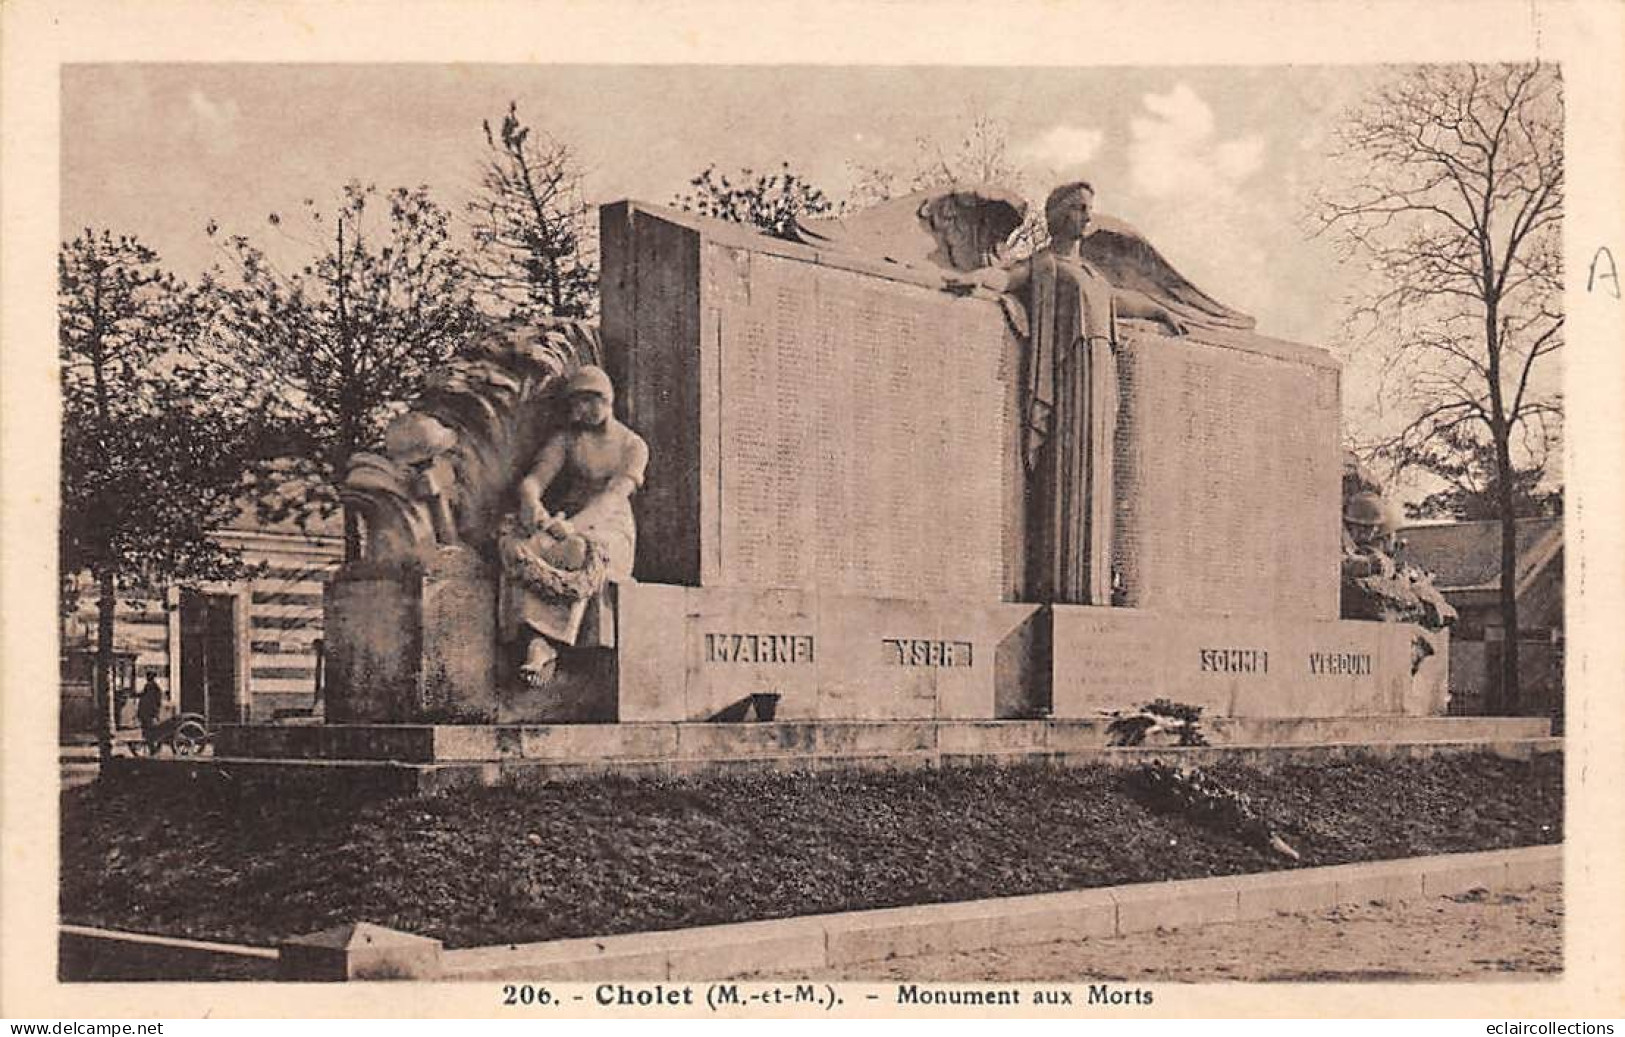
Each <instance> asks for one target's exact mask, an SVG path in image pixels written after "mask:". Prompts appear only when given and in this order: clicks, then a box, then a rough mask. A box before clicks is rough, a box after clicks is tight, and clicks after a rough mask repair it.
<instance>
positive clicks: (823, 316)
mask: <svg viewBox="0 0 1625 1037" xmlns="http://www.w3.org/2000/svg"><path fill="white" fill-rule="evenodd" d="M705 263H706V265H707V269H708V271H714V272H715V273H714V276H711V277H708V279H707V281H708V289H709V290H708V292H707V303H708V305H709V307H710V308H711V310H712V321H713V323H714V327H715V329H716V336H717V338H716V347H715V352H714V361H715V363H716V384H717V386H718V390H719V391H718V397H717V400H716V417H717V425H716V436H717V441H716V453H717V457H718V461H719V464H718V469H717V472H716V476H715V478H716V489H717V494H718V504H719V516H718V518H719V527H718V529H719V533H720V538H719V543H718V544H717V545H716V557H715V572H714V576H715V581H714V582H716V583H718V584H721V585H729V586H753V587H817V588H821V589H827V590H831V591H834V592H838V593H847V594H863V595H872V596H877V597H904V598H943V597H949V598H966V599H976V600H988V601H995V600H998V599H999V598H1000V596H1001V593H1000V592H1001V583H1002V578H1003V572H1002V559H1001V530H1002V525H1003V523H1002V516H1001V509H1002V507H1003V501H1004V496H1005V494H1004V482H1003V474H1002V469H1001V459H1002V453H1003V446H1004V440H1005V439H1006V437H1007V435H1008V432H1007V429H1006V424H1005V423H1006V421H1007V420H1008V417H1007V415H1006V414H1005V412H1004V403H1005V395H1006V394H1005V391H1004V388H1005V387H1004V385H1003V384H1002V383H1001V382H1000V375H1001V365H1000V353H1001V352H1002V350H1003V349H1004V347H1005V330H1004V326H1003V320H1002V317H1001V316H1000V315H999V313H998V311H997V309H996V308H995V307H994V306H992V305H990V304H988V303H987V302H985V301H981V300H962V299H953V298H950V297H947V296H945V295H943V294H942V293H940V292H937V291H933V290H932V289H929V288H925V287H920V286H915V285H908V284H898V283H896V282H889V281H884V280H881V279H879V278H875V277H871V276H868V275H865V274H862V273H858V272H854V271H849V270H842V269H837V268H833V267H829V266H820V265H814V264H811V263H807V262H803V261H798V260H796V259H792V258H787V257H782V256H775V255H770V254H766V253H761V252H749V251H745V250H741V249H735V248H729V247H727V246H723V245H708V246H707V252H706V255H705ZM706 582H707V583H711V582H713V581H712V580H711V579H709V578H708V579H707V580H706Z"/></svg>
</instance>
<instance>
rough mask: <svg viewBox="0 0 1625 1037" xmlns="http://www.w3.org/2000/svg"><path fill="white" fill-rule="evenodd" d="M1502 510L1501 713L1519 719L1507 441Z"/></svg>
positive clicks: (1500, 447)
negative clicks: (1502, 637) (1503, 639)
mask: <svg viewBox="0 0 1625 1037" xmlns="http://www.w3.org/2000/svg"><path fill="white" fill-rule="evenodd" d="M1495 468H1496V479H1497V481H1498V483H1499V485H1498V486H1497V487H1496V491H1497V492H1496V496H1497V498H1498V500H1497V501H1496V504H1497V505H1498V510H1499V511H1500V513H1501V631H1502V633H1503V635H1504V636H1505V638H1506V640H1505V641H1504V642H1503V643H1502V646H1501V702H1500V712H1502V713H1505V714H1509V715H1516V714H1517V713H1518V712H1519V710H1520V707H1521V705H1522V698H1523V696H1522V694H1521V693H1520V689H1519V687H1518V522H1517V518H1518V516H1517V512H1516V510H1515V506H1514V504H1513V495H1512V461H1511V451H1510V448H1509V447H1508V445H1507V442H1506V439H1505V437H1497V438H1496V443H1495Z"/></svg>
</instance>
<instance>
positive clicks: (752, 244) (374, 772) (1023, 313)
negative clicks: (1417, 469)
mask: <svg viewBox="0 0 1625 1037" xmlns="http://www.w3.org/2000/svg"><path fill="white" fill-rule="evenodd" d="M1025 212H1026V203H1025V202H1024V201H1023V200H1022V199H1020V198H1018V197H1016V196H1015V195H1013V194H1012V193H1010V192H1008V191H1006V190H1003V189H1001V188H998V187H993V186H964V187H956V188H952V189H945V190H939V191H935V192H929V193H925V194H920V195H913V196H909V197H906V198H901V199H895V200H893V201H890V202H886V203H882V204H881V205H879V206H877V207H875V208H873V209H870V210H867V211H865V212H862V213H858V214H855V215H851V216H847V217H845V218H843V219H838V220H822V221H807V222H806V223H804V224H803V225H801V226H799V227H798V228H797V229H796V234H795V236H796V237H797V238H799V240H796V241H790V240H783V239H779V238H771V237H766V236H763V235H760V234H757V233H754V232H752V231H751V230H749V229H746V228H744V227H742V226H739V225H736V224H730V223H724V222H720V221H716V220H711V219H707V218H704V217H699V216H695V215H693V214H691V213H686V212H677V211H672V210H669V209H666V208H662V207H659V206H652V205H646V204H643V203H639V202H633V201H624V202H619V203H616V204H612V205H606V206H604V207H603V208H602V209H601V212H600V219H601V247H602V295H601V310H602V319H601V322H600V324H599V325H598V326H596V327H594V326H591V325H586V324H580V323H563V322H560V323H555V324H549V325H545V326H536V327H526V328H511V329H507V330H505V331H503V332H502V333H499V334H493V335H492V336H490V337H489V338H488V339H487V340H485V342H484V343H483V345H482V347H481V350H480V352H479V355H478V356H477V357H476V358H473V359H464V360H460V361H457V362H455V363H454V364H453V365H452V366H450V367H449V368H447V369H446V370H444V371H442V372H441V373H440V374H439V375H437V376H436V377H435V378H434V379H432V381H431V385H430V389H429V391H428V392H427V393H426V395H425V397H424V399H423V400H422V401H421V402H420V403H419V404H418V405H417V406H416V408H415V409H414V410H413V411H412V412H411V413H410V414H407V415H405V416H403V417H402V418H401V419H399V420H397V422H396V423H395V425H394V426H392V427H391V429H390V433H389V437H388V441H387V443H386V448H385V451H384V452H383V453H381V454H377V455H365V456H363V457H362V458H361V460H360V461H359V462H358V463H357V464H356V466H355V467H354V468H353V469H352V471H351V473H350V477H349V480H348V482H347V485H346V487H345V495H346V503H347V504H348V505H349V506H350V507H352V508H355V509H357V510H358V511H359V512H360V513H361V514H362V515H363V517H364V520H365V526H366V529H367V550H366V554H365V557H364V558H363V559H362V560H361V561H360V562H358V563H353V564H351V565H349V566H347V567H346V568H345V569H343V570H342V571H341V572H340V573H339V574H338V576H337V577H336V578H335V580H334V581H333V583H332V584H331V585H330V586H329V588H328V592H327V599H326V629H327V643H328V652H329V656H328V690H327V701H326V703H325V716H324V718H323V722H322V723H319V724H263V725H250V726H242V727H235V728H227V729H225V730H223V731H222V732H221V733H220V736H219V740H218V743H217V750H216V756H215V758H214V765H216V766H232V767H236V768H239V770H240V771H241V772H242V773H245V774H250V773H256V772H263V773H266V774H276V775H284V774H291V773H295V772H300V773H318V774H319V773H343V774H345V775H347V776H353V775H357V774H360V773H363V772H365V773H366V774H368V775H370V776H372V777H374V778H378V779H380V780H383V781H385V782H386V783H388V784H389V785H390V787H391V788H398V789H402V790H411V789H430V788H438V787H443V786H445V785H447V784H452V783H458V782H469V781H473V782H485V783H490V782H494V781H504V780H509V779H517V780H548V779H550V778H554V777H569V776H576V775H581V774H591V773H601V772H602V773H609V772H614V773H633V774H637V773H656V774H660V773H689V772H694V771H696V770H704V769H707V768H711V767H725V766H741V765H742V766H753V765H754V766H770V767H789V768H799V767H827V766H911V765H925V766H931V765H948V764H952V763H954V762H988V761H998V760H1016V759H1047V760H1051V761H1055V762H1063V763H1064V762H1066V761H1068V760H1071V759H1079V760H1082V759H1096V758H1100V757H1101V756H1102V755H1103V754H1104V753H1106V752H1107V750H1106V748H1105V747H1106V745H1107V737H1106V730H1107V721H1108V720H1109V718H1110V715H1111V714H1112V713H1113V712H1114V711H1122V710H1131V709H1134V708H1137V707H1138V706H1139V705H1141V704H1144V703H1147V702H1151V701H1153V700H1157V699H1163V700H1171V701H1174V702H1178V703H1183V704H1189V705H1191V706H1198V707H1201V709H1202V710H1203V711H1204V723H1205V724H1206V725H1207V730H1208V731H1209V732H1210V733H1211V735H1212V737H1213V739H1214V742H1215V744H1216V745H1221V746H1222V745H1225V744H1229V745H1270V744H1281V743H1295V744H1303V743H1362V742H1383V741H1387V742H1393V741H1401V742H1402V741H1428V740H1441V739H1450V738H1456V737H1462V738H1473V737H1483V736H1484V732H1485V731H1486V730H1487V729H1488V727H1492V726H1494V725H1495V724H1498V723H1502V724H1504V723H1514V724H1516V723H1520V722H1519V721H1510V720H1496V719H1490V718H1474V719H1471V720H1469V719H1467V718H1447V717H1445V716H1444V714H1445V712H1446V706H1447V696H1448V693H1447V690H1446V689H1447V684H1446V679H1445V677H1446V675H1445V666H1446V660H1447V658H1448V652H1447V651H1445V650H1444V644H1443V641H1444V638H1445V637H1446V636H1447V631H1445V630H1442V629H1437V628H1439V627H1441V626H1442V625H1443V624H1442V623H1441V622H1437V621H1435V622H1429V623H1426V624H1425V625H1419V624H1418V623H1416V622H1410V621H1408V620H1410V619H1413V618H1416V617H1415V616H1414V615H1412V614H1411V613H1407V612H1405V611H1404V610H1399V611H1398V612H1391V613H1384V612H1383V611H1382V610H1381V609H1377V610H1375V611H1370V612H1368V613H1367V614H1368V615H1371V616H1378V615H1381V616H1382V617H1383V618H1385V619H1387V620H1390V621H1386V622H1384V621H1379V620H1377V619H1373V618H1364V619H1350V618H1345V615H1348V614H1357V613H1358V610H1352V612H1351V609H1350V607H1349V603H1348V600H1349V594H1348V587H1347V586H1345V574H1346V572H1347V571H1348V564H1347V563H1348V561H1349V559H1350V557H1351V554H1358V553H1359V552H1360V551H1361V550H1363V549H1364V548H1365V546H1366V538H1363V537H1357V538H1355V540H1357V541H1358V542H1357V543H1356V542H1354V541H1353V540H1351V538H1350V536H1349V532H1348V531H1347V530H1346V529H1345V526H1344V518H1345V511H1346V508H1345V497H1346V495H1347V492H1348V480H1347V479H1346V473H1345V464H1344V458H1343V451H1342V448H1341V445H1340V428H1339V415H1340V386H1339V366H1338V364H1337V362H1336V361H1335V360H1334V358H1333V357H1332V356H1331V355H1330V354H1329V353H1327V352H1326V351H1324V350H1322V349H1319V348H1315V347H1313V346H1306V345H1300V344H1296V343H1291V342H1285V341H1280V340H1277V339H1272V338H1268V337H1265V336H1263V335H1260V334H1258V333H1256V331H1255V330H1254V321H1253V319H1252V318H1251V317H1249V316H1247V315H1245V314H1242V313H1239V312H1236V311H1235V310H1232V309H1230V308H1229V307H1226V306H1225V305H1223V304H1222V303H1220V302H1218V301H1216V300H1214V299H1212V298H1210V297H1209V296H1207V295H1206V294H1205V293H1204V292H1203V291H1201V289H1199V288H1198V287H1196V286H1195V285H1192V284H1191V283H1190V282H1188V281H1187V280H1186V279H1185V278H1184V277H1182V276H1181V275H1180V274H1179V273H1178V272H1177V271H1176V270H1175V269H1174V268H1173V267H1172V266H1171V265H1170V264H1169V263H1168V262H1167V260H1165V259H1164V258H1163V257H1162V256H1161V255H1160V254H1159V253H1158V252H1157V251H1156V249H1155V248H1154V247H1153V246H1152V244H1151V243H1149V242H1148V241H1146V240H1145V239H1144V238H1143V237H1142V236H1140V235H1139V234H1138V233H1137V232H1136V231H1134V229H1133V228H1131V227H1129V226H1127V225H1125V224H1122V223H1119V222H1116V221H1114V220H1111V219H1110V218H1109V217H1105V216H1100V215H1097V214H1096V213H1095V212H1094V192H1093V190H1092V189H1091V188H1090V187H1089V186H1088V185H1086V184H1081V183H1077V184H1070V185H1064V186H1063V187H1061V188H1059V189H1057V190H1056V191H1054V192H1053V193H1052V194H1051V195H1050V197H1049V199H1048V202H1047V204H1046V205H1045V212H1044V219H1043V221H1042V222H1043V224H1044V225H1045V226H1046V227H1047V230H1048V243H1047V244H1046V245H1045V246H1044V247H1042V248H1040V249H1038V250H1036V251H1034V252H1033V253H1032V254H1031V255H1029V256H1028V257H1026V258H1024V259H1020V260H1018V261H1014V262H1007V261H1005V259H1004V258H1003V257H1004V251H1003V243H1004V242H1005V241H1006V239H1007V238H1008V237H1009V236H1010V235H1011V234H1012V232H1014V231H1015V230H1016V229H1017V227H1018V225H1020V223H1021V222H1022V220H1023V217H1024V215H1025ZM1369 489H1370V487H1367V490H1369ZM1367 496H1369V493H1368V494H1367ZM1367 503H1368V504H1369V501H1368V502H1367ZM1355 531H1356V532H1357V531H1358V523H1356V527H1355ZM1373 557H1377V558H1378V559H1379V560H1380V557H1381V556H1380V552H1376V553H1375V555H1373ZM1363 572H1364V574H1365V575H1367V576H1371V575H1373V574H1374V575H1375V576H1377V577H1380V578H1385V579H1388V581H1389V582H1390V583H1394V582H1395V581H1396V580H1397V579H1398V577H1397V576H1396V574H1395V573H1393V572H1392V571H1391V567H1390V568H1389V570H1382V567H1381V565H1380V564H1379V565H1377V566H1376V567H1375V570H1373V569H1372V568H1371V567H1368V568H1367V569H1366V570H1363ZM1400 582H1403V581H1400ZM1412 597H1413V598H1414V597H1415V595H1412ZM1422 597H1424V598H1425V597H1426V593H1425V589H1423V592H1422ZM1435 619H1437V617H1435ZM1430 628H1431V629H1430ZM1463 725H1465V726H1463ZM1473 725H1477V726H1476V727H1474V726H1473ZM1468 727H1472V728H1473V730H1472V731H1470V732H1469V731H1467V728H1468Z"/></svg>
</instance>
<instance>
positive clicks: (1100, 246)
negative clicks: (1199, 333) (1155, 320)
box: [1079, 216, 1257, 331]
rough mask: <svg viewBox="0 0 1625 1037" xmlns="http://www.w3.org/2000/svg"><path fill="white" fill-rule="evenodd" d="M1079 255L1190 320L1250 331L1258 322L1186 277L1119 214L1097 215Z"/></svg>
mask: <svg viewBox="0 0 1625 1037" xmlns="http://www.w3.org/2000/svg"><path fill="white" fill-rule="evenodd" d="M1079 255H1080V256H1081V257H1082V258H1083V259H1085V260H1087V261H1088V262H1089V263H1090V264H1092V265H1093V266H1094V267H1095V269H1097V270H1099V271H1100V272H1101V273H1102V274H1104V275H1105V276H1106V279H1107V280H1108V281H1110V282H1111V283H1112V284H1114V285H1116V286H1117V287H1119V288H1129V289H1133V290H1135V291H1138V292H1142V293H1144V294H1145V295H1148V296H1150V297H1151V298H1153V299H1155V300H1156V301H1157V302H1159V303H1161V304H1162V305H1164V306H1166V307H1167V308H1168V309H1169V310H1170V311H1172V312H1173V313H1174V314H1175V315H1176V316H1178V317H1181V318H1183V319H1184V320H1185V321H1186V322H1188V323H1190V324H1193V325H1197V326H1202V327H1210V328H1231V329H1234V330H1238V331H1250V330H1252V328H1253V327H1254V325H1255V324H1256V323H1257V321H1255V320H1254V319H1253V318H1252V317H1251V316H1249V315H1247V314H1245V313H1242V312H1241V311H1240V310H1235V309H1231V308H1230V307H1229V306H1226V305H1225V304H1224V303H1222V302H1219V301H1218V300H1217V299H1215V298H1213V297H1212V296H1211V295H1208V294H1207V293H1206V292H1204V291H1202V290H1201V289H1200V288H1198V287H1196V286H1195V285H1194V284H1191V283H1190V282H1189V281H1187V280H1186V279H1185V277H1184V275H1182V274H1181V273H1180V272H1179V271H1178V270H1175V269H1174V268H1173V265H1172V264H1170V263H1169V262H1168V261H1167V260H1166V259H1164V258H1163V257H1162V253H1160V252H1158V251H1157V250H1156V249H1155V248H1153V247H1152V245H1151V242H1149V241H1147V240H1146V239H1145V236H1144V235H1143V234H1141V233H1140V232H1139V231H1137V230H1135V229H1134V228H1133V227H1131V226H1129V225H1128V224H1127V223H1124V222H1123V221H1122V220H1116V219H1113V218H1111V217H1110V216H1095V217H1094V218H1093V219H1092V220H1091V221H1090V232H1089V234H1088V235H1087V236H1086V237H1085V238H1084V239H1083V242H1082V244H1081V245H1080V246H1079Z"/></svg>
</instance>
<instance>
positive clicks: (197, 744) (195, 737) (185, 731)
mask: <svg viewBox="0 0 1625 1037" xmlns="http://www.w3.org/2000/svg"><path fill="white" fill-rule="evenodd" d="M208 741H209V729H208V728H206V727H204V726H203V725H202V724H201V723H200V722H198V721H196V720H182V721H181V722H180V723H179V724H177V725H176V727H175V733H174V735H172V736H171V737H170V739H169V747H170V748H171V749H173V750H174V751H175V755H176V756H195V755H196V754H198V753H200V752H202V751H203V747H204V746H205V745H207V744H208Z"/></svg>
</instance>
